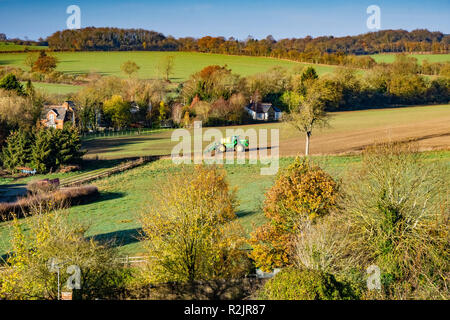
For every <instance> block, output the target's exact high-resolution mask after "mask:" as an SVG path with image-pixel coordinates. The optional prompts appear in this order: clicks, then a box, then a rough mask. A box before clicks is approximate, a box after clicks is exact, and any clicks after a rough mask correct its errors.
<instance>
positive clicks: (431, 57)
mask: <svg viewBox="0 0 450 320" xmlns="http://www.w3.org/2000/svg"><path fill="white" fill-rule="evenodd" d="M408 56H409V57H414V58H416V59H417V60H418V61H419V63H422V61H423V60H428V62H450V54H411V55H408ZM371 57H372V58H374V59H375V61H376V62H386V63H392V62H394V60H395V54H394V53H386V54H384V53H383V54H373V55H371Z"/></svg>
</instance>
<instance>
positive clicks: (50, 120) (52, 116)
mask: <svg viewBox="0 0 450 320" xmlns="http://www.w3.org/2000/svg"><path fill="white" fill-rule="evenodd" d="M48 120H49V122H51V123H53V122H55V115H54V114H51V115H49V116H48Z"/></svg>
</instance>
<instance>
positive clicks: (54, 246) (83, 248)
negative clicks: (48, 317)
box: [0, 210, 124, 300]
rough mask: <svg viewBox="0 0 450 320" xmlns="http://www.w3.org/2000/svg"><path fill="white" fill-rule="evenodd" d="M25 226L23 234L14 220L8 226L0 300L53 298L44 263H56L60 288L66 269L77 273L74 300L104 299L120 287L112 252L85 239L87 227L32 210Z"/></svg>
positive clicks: (53, 281)
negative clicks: (8, 248)
mask: <svg viewBox="0 0 450 320" xmlns="http://www.w3.org/2000/svg"><path fill="white" fill-rule="evenodd" d="M25 223H26V226H27V227H28V230H27V233H24V232H23V226H21V223H19V221H18V220H17V219H14V221H13V223H12V224H11V228H12V229H11V238H10V239H11V246H12V248H13V250H12V253H11V254H10V256H9V257H8V259H7V263H8V264H7V265H6V269H5V270H3V271H2V273H3V274H2V277H1V280H0V299H1V298H3V299H8V300H12V299H57V292H58V286H57V276H56V274H55V273H53V272H51V270H50V269H49V265H48V263H49V261H50V259H57V261H58V263H59V264H60V267H61V272H60V277H61V279H60V283H61V284H62V288H63V289H64V284H65V283H66V282H67V279H68V277H69V274H67V273H66V270H67V268H68V267H69V266H71V265H76V266H78V267H79V268H80V271H81V275H80V276H81V277H80V278H81V288H80V289H75V290H74V298H76V299H95V298H104V297H108V296H110V295H112V294H114V292H115V290H116V289H117V287H120V286H121V281H122V279H123V280H124V277H120V274H121V273H120V270H121V268H120V266H119V265H118V262H117V254H116V251H115V250H114V249H111V248H109V247H108V246H107V245H104V244H100V243H98V242H96V241H94V240H89V239H86V238H85V237H84V233H85V232H86V230H87V226H85V225H82V224H79V223H77V222H76V221H74V220H73V219H70V220H69V219H68V214H67V212H61V211H50V212H48V211H39V210H36V211H34V213H33V216H32V217H31V218H30V219H28V220H27V221H26V222H25Z"/></svg>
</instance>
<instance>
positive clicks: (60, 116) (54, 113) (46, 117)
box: [41, 101, 75, 129]
mask: <svg viewBox="0 0 450 320" xmlns="http://www.w3.org/2000/svg"><path fill="white" fill-rule="evenodd" d="M67 122H69V123H72V125H75V104H74V103H73V102H72V101H65V102H64V103H63V104H62V105H61V106H55V105H51V106H46V107H45V108H44V110H43V111H42V114H41V123H42V125H44V126H46V127H48V128H55V129H62V128H63V127H64V124H65V123H67Z"/></svg>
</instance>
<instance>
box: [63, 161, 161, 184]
mask: <svg viewBox="0 0 450 320" xmlns="http://www.w3.org/2000/svg"><path fill="white" fill-rule="evenodd" d="M159 158H160V157H159V156H145V157H141V158H139V159H137V160H134V161H128V162H125V163H123V164H120V165H118V166H116V167H113V168H110V169H98V170H94V171H92V172H87V173H85V174H81V175H77V176H74V177H70V178H66V179H63V180H61V183H60V186H61V187H70V186H77V185H82V184H85V183H89V182H91V181H94V180H97V179H100V178H105V177H109V176H110V175H112V174H115V173H119V172H123V171H126V170H129V169H132V168H135V167H137V166H140V165H141V164H144V163H146V162H151V161H155V160H158V159H159Z"/></svg>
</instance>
